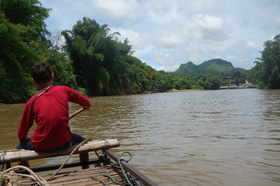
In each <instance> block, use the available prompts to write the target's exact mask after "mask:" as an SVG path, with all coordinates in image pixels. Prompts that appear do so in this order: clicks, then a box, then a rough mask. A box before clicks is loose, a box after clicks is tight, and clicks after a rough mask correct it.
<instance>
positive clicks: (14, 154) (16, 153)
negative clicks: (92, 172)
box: [0, 139, 120, 164]
mask: <svg viewBox="0 0 280 186" xmlns="http://www.w3.org/2000/svg"><path fill="white" fill-rule="evenodd" d="M108 143H109V145H108ZM76 146H77V145H74V146H73V147H71V148H68V149H66V150H61V151H54V152H37V151H31V150H22V149H20V150H11V151H7V153H6V155H5V157H4V158H1V159H0V164H3V163H9V162H18V161H25V160H33V159H40V158H48V157H56V156H64V155H69V154H70V153H71V152H72V151H73V150H74V149H75V147H76ZM119 146H120V144H119V141H118V140H117V139H107V141H105V140H92V141H89V142H87V143H86V144H84V145H83V146H81V147H80V148H79V149H78V150H77V151H76V152H75V153H74V154H80V153H85V152H90V151H97V150H104V149H105V148H106V149H109V148H114V147H119ZM3 160H4V161H3Z"/></svg>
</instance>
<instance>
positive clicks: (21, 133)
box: [18, 102, 34, 142]
mask: <svg viewBox="0 0 280 186" xmlns="http://www.w3.org/2000/svg"><path fill="white" fill-rule="evenodd" d="M31 109H32V108H31V104H30V102H28V103H27V104H26V105H25V107H24V111H23V115H22V118H21V121H20V125H19V127H18V139H19V141H20V142H23V141H24V140H25V139H26V138H28V137H27V135H28V131H29V129H30V128H31V127H32V125H33V122H34V114H33V112H32V110H31Z"/></svg>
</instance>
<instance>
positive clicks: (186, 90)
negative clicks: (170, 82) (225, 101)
mask: <svg viewBox="0 0 280 186" xmlns="http://www.w3.org/2000/svg"><path fill="white" fill-rule="evenodd" d="M192 91H202V90H199V89H183V90H178V89H175V88H173V89H171V90H168V91H167V92H192Z"/></svg>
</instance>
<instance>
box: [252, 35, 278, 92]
mask: <svg viewBox="0 0 280 186" xmlns="http://www.w3.org/2000/svg"><path fill="white" fill-rule="evenodd" d="M261 54H262V55H261V57H260V58H258V60H257V61H256V62H255V63H256V65H255V67H254V68H252V69H251V71H250V73H249V75H248V79H249V80H251V81H255V82H257V83H258V84H259V86H260V87H261V88H270V89H279V88H280V35H276V36H275V37H274V38H273V40H268V41H266V42H264V50H263V51H262V52H261Z"/></svg>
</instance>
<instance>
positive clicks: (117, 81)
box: [62, 18, 131, 95]
mask: <svg viewBox="0 0 280 186" xmlns="http://www.w3.org/2000/svg"><path fill="white" fill-rule="evenodd" d="M62 34H63V35H64V37H65V39H66V43H67V50H68V52H69V54H70V57H71V59H72V60H73V67H74V72H75V75H76V78H77V83H78V85H79V86H81V87H84V88H86V89H87V91H88V94H89V95H111V94H118V93H119V92H120V91H121V90H122V89H123V88H124V86H125V84H126V83H124V79H122V76H120V75H121V74H123V73H122V72H124V71H125V69H126V68H125V63H124V61H125V60H126V55H127V54H128V53H129V52H130V48H131V47H130V46H129V45H128V43H127V41H124V43H122V42H120V41H118V40H117V38H116V37H115V36H116V33H114V34H109V28H108V27H107V25H102V26H100V25H99V24H98V23H97V22H96V21H95V20H92V19H89V18H83V20H82V21H78V22H77V24H76V25H74V26H73V29H72V31H63V32H62Z"/></svg>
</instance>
